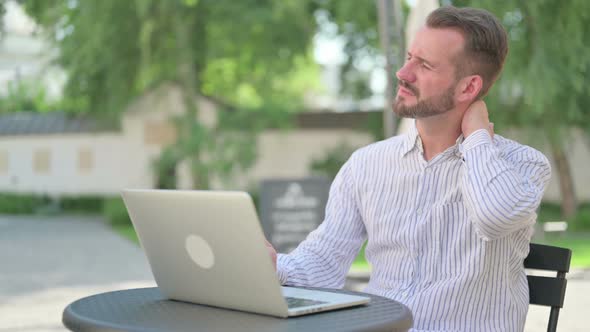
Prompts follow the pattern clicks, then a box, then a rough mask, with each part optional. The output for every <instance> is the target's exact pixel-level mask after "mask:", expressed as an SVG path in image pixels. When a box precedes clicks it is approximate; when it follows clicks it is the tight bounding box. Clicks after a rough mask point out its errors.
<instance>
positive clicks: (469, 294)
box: [277, 126, 551, 332]
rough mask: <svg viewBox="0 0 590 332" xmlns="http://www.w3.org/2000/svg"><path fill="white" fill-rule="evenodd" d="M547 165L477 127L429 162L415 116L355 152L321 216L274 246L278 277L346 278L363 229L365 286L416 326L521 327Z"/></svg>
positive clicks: (296, 281) (287, 280)
mask: <svg viewBox="0 0 590 332" xmlns="http://www.w3.org/2000/svg"><path fill="white" fill-rule="evenodd" d="M550 173H551V169H550V165H549V162H548V161H547V158H545V156H544V155H543V154H541V153H540V152H538V151H536V150H534V149H533V148H530V147H528V146H524V145H521V144H518V143H516V142H514V141H512V140H509V139H506V138H503V137H501V136H499V135H494V137H493V139H492V137H491V136H490V135H489V133H488V132H487V131H486V130H483V129H481V130H478V131H476V132H474V133H473V134H471V135H470V136H469V137H467V138H466V139H463V137H462V136H461V137H459V138H458V139H457V142H456V144H455V145H454V146H452V147H450V148H448V149H447V150H446V151H444V152H443V153H441V154H439V155H437V156H436V157H434V158H433V159H431V160H430V161H426V160H425V159H424V157H423V149H422V142H421V139H420V136H419V135H418V132H417V130H416V127H415V126H414V127H413V128H411V130H410V132H409V133H407V134H405V135H400V136H396V137H392V138H390V139H387V140H384V141H381V142H377V143H374V144H371V145H369V146H366V147H364V148H361V149H359V150H357V151H356V152H355V153H353V155H352V156H351V157H350V159H349V160H348V161H347V162H346V163H345V164H344V166H343V167H342V168H341V170H340V172H339V173H338V175H337V176H336V178H335V179H334V182H333V183H332V186H331V188H330V196H329V199H328V203H327V206H326V215H325V219H324V221H323V223H322V224H321V225H320V226H319V227H318V228H317V229H316V230H314V231H313V232H311V233H310V234H309V236H308V237H307V239H306V240H305V241H303V242H302V243H301V244H300V245H299V246H298V247H297V248H296V249H295V250H294V251H293V252H291V253H290V254H279V255H278V259H277V273H278V276H279V279H280V280H281V283H282V284H285V285H295V286H315V287H329V288H342V287H343V285H344V281H345V277H346V274H347V271H348V269H349V268H350V265H351V264H352V261H353V260H354V258H355V256H356V255H357V253H358V251H359V249H360V247H361V245H362V244H363V243H364V242H365V240H367V239H368V241H367V246H366V250H365V256H366V259H367V261H368V262H369V264H371V266H372V272H371V277H370V280H369V283H368V285H367V287H366V289H365V292H367V293H372V294H376V295H381V296H385V297H388V298H391V299H394V300H397V301H399V302H401V303H404V304H405V305H406V306H408V307H409V308H410V310H411V311H412V314H413V316H414V329H413V330H412V331H478V332H481V331H502V332H506V331H522V330H523V329H524V323H525V319H526V314H527V310H528V301H529V296H528V285H527V279H526V275H525V270H524V267H523V260H524V258H525V257H526V255H527V254H528V250H529V242H530V239H531V236H532V233H533V225H534V223H535V220H536V213H535V211H536V209H537V207H538V206H539V204H540V201H541V197H542V195H543V191H544V188H545V186H546V184H547V182H548V180H549V177H550Z"/></svg>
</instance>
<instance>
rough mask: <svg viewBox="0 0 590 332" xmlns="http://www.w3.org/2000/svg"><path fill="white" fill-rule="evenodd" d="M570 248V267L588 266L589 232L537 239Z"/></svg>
mask: <svg viewBox="0 0 590 332" xmlns="http://www.w3.org/2000/svg"><path fill="white" fill-rule="evenodd" d="M539 242H540V243H542V244H548V245H552V246H557V247H563V248H568V249H571V250H572V263H571V267H572V268H586V269H587V268H590V233H569V234H564V235H563V236H552V237H551V238H550V239H545V240H543V241H539Z"/></svg>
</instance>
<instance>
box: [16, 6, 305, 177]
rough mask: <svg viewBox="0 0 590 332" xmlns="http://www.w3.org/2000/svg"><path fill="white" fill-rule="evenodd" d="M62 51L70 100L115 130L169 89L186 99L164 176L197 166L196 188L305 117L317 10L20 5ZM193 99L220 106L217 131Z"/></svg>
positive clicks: (249, 158)
mask: <svg viewBox="0 0 590 332" xmlns="http://www.w3.org/2000/svg"><path fill="white" fill-rule="evenodd" d="M20 3H21V4H23V5H24V7H25V9H26V10H27V12H28V13H29V14H30V15H31V16H33V17H34V18H35V19H36V20H37V21H38V22H39V23H40V24H41V25H42V26H43V28H44V31H45V32H46V33H47V34H48V36H49V37H50V38H51V39H52V40H53V41H54V42H55V43H56V45H57V46H58V47H59V50H60V53H59V56H58V59H57V61H58V63H59V64H60V65H61V66H62V67H63V68H64V69H65V70H66V71H67V73H68V80H67V83H66V86H65V95H66V96H67V98H69V99H70V100H72V101H73V103H75V105H76V106H77V107H75V108H76V109H77V110H79V111H81V112H89V113H93V114H94V115H101V116H102V117H103V118H105V119H111V120H113V119H114V120H115V121H116V120H118V118H119V115H120V114H121V112H123V111H124V110H125V108H126V106H127V105H128V104H129V103H130V102H131V101H132V100H134V98H136V97H138V96H141V95H142V94H144V93H145V92H146V91H149V90H150V89H152V88H155V87H157V86H159V85H160V84H162V83H163V82H174V83H175V84H177V85H178V86H179V87H180V89H181V91H182V94H183V99H184V104H185V110H186V112H185V116H183V117H182V118H179V119H176V120H175V123H176V125H177V132H178V142H177V143H176V144H174V145H172V146H170V147H168V149H166V150H165V151H164V152H163V153H162V158H161V160H160V161H159V162H158V163H157V165H159V166H160V167H161V171H162V172H163V173H164V174H169V173H170V169H171V168H174V167H175V165H176V164H178V163H179V162H181V161H182V160H186V159H189V160H190V161H191V169H192V175H193V181H194V184H193V185H194V187H195V188H207V187H208V186H209V178H210V177H211V176H212V175H214V174H213V173H217V174H215V175H220V176H225V175H229V174H231V173H232V172H233V171H235V170H236V169H239V168H244V167H247V166H249V165H251V164H252V163H253V160H254V151H255V144H254V142H255V140H254V134H255V132H256V130H257V129H260V128H262V127H264V126H266V125H268V123H269V122H276V121H277V119H279V120H280V119H282V118H284V115H285V114H289V113H290V112H294V111H295V110H298V109H300V105H301V102H300V100H301V95H302V94H303V92H304V91H305V90H306V89H309V87H310V86H312V87H313V85H314V83H313V82H314V77H316V76H317V75H314V74H315V70H316V69H315V67H314V65H313V61H312V60H311V56H310V55H311V52H310V44H311V43H310V41H311V38H312V36H313V34H314V32H315V19H314V17H313V13H314V11H315V9H316V5H315V4H314V2H312V1H297V0H290V1H271V0H262V1H260V0H259V1H254V0H245V1H232V0H171V1H160V0H134V1H131V0H129V1H120V0H101V1H94V0H79V1H66V0H62V1H45V0H21V1H20ZM195 96H205V97H208V98H209V100H211V101H212V102H214V103H215V104H217V107H218V109H219V111H220V112H219V116H220V119H219V121H218V125H217V127H213V128H210V127H207V126H205V125H203V124H202V123H200V122H199V121H198V120H197V119H198V114H199V110H198V107H197V105H198V104H197V103H196V99H195Z"/></svg>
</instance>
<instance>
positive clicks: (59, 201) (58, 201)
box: [0, 193, 103, 214]
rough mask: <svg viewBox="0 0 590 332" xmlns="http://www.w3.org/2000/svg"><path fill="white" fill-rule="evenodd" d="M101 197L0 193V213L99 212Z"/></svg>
mask: <svg viewBox="0 0 590 332" xmlns="http://www.w3.org/2000/svg"><path fill="white" fill-rule="evenodd" d="M102 204H103V197H99V196H78V197H70V196H64V197H56V198H51V197H49V196H46V195H38V194H15V193H2V194H0V213H4V214H55V213H58V212H60V213H101V211H102Z"/></svg>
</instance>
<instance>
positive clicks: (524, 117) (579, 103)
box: [453, 0, 590, 142]
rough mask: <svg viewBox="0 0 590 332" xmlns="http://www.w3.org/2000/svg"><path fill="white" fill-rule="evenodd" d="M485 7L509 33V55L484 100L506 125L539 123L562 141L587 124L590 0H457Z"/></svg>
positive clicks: (589, 121)
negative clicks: (573, 129) (575, 127)
mask: <svg viewBox="0 0 590 332" xmlns="http://www.w3.org/2000/svg"><path fill="white" fill-rule="evenodd" d="M453 3H454V4H456V5H460V6H464V5H469V6H474V7H480V8H484V9H487V10H489V11H491V12H492V13H494V14H495V15H496V16H497V17H499V18H500V19H501V20H502V22H503V24H504V26H505V28H506V30H507V32H508V35H509V47H510V51H509V55H508V58H507V61H506V64H505V67H504V71H503V74H502V77H501V79H500V80H499V81H498V82H497V83H496V86H495V88H494V89H492V91H491V93H490V95H489V97H488V102H489V103H491V104H492V105H494V107H492V112H491V113H490V114H491V116H492V117H493V118H494V121H495V122H497V123H501V124H503V125H505V126H513V125H516V126H521V127H522V126H524V127H534V128H537V129H538V128H542V129H543V130H544V131H545V132H546V133H547V134H548V138H549V139H552V140H557V141H560V142H561V141H565V140H567V138H568V135H567V132H568V129H569V128H570V127H571V126H578V127H585V128H589V125H590V109H589V108H588V107H587V103H588V101H590V97H589V96H590V57H588V56H585V55H587V54H589V53H590V15H589V14H588V13H589V12H590V2H588V1H585V0H572V1H566V2H561V1H553V0H540V1H517V0H510V1H493V0H456V1H453Z"/></svg>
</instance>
